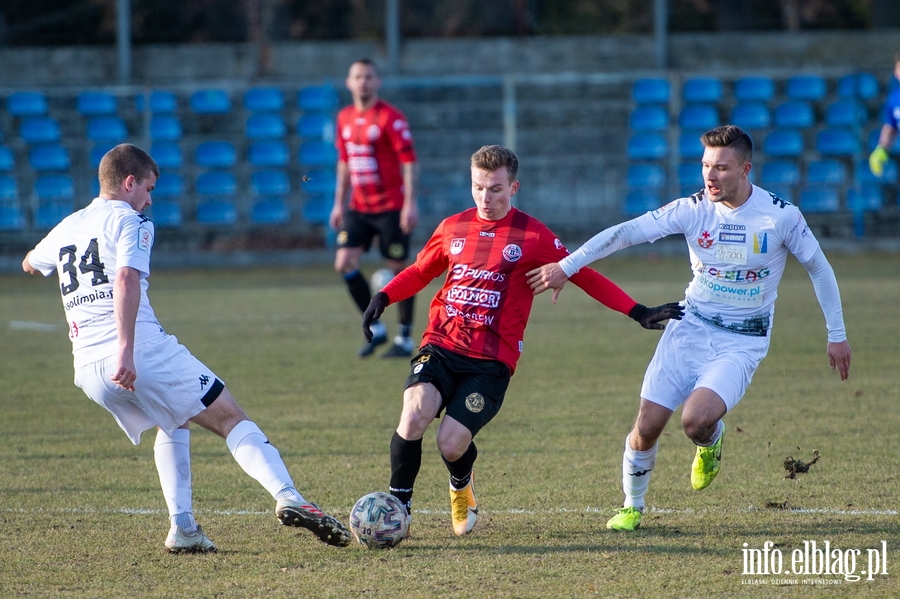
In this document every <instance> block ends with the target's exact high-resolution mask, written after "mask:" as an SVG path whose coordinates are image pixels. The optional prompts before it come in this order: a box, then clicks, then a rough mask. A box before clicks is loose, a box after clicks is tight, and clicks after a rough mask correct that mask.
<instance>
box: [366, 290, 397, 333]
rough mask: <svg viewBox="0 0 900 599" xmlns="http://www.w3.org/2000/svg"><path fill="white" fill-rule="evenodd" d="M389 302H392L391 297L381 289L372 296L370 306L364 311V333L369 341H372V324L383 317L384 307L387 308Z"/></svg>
mask: <svg viewBox="0 0 900 599" xmlns="http://www.w3.org/2000/svg"><path fill="white" fill-rule="evenodd" d="M389 303H391V298H389V297H388V294H387V293H385V292H384V291H379V292H378V293H376V294H375V295H373V296H372V301H370V302H369V307H368V308H366V311H365V312H364V313H363V335H365V337H366V342H367V343H369V342H371V341H372V329H371V328H369V327H371V326H372V323H373V322H375V321H376V320H378V319H379V318H381V315H382V314H384V309H385V308H387V306H388V304H389Z"/></svg>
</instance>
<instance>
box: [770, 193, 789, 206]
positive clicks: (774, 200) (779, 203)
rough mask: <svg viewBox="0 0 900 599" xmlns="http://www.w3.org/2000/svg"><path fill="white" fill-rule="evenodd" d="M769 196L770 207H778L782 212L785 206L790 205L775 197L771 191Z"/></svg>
mask: <svg viewBox="0 0 900 599" xmlns="http://www.w3.org/2000/svg"><path fill="white" fill-rule="evenodd" d="M769 195H770V196H772V205H773V206H778V207H779V208H781V209H782V210H783V209H784V207H785V206H790V205H791V203H790V202H788V201H787V200H782V199H781V198H779V197H778V196H777V195H775V194H774V193H772V192H771V191H770V192H769Z"/></svg>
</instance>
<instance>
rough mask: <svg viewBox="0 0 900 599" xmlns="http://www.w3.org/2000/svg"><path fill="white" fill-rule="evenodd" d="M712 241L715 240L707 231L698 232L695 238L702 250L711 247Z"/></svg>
mask: <svg viewBox="0 0 900 599" xmlns="http://www.w3.org/2000/svg"><path fill="white" fill-rule="evenodd" d="M713 241H715V240H714V239H713V236H712V235H710V234H709V231H704V232H703V233H701V234H700V237H698V238H697V245H699V246H700V247H702V248H703V249H704V250H708V249H709V248H711V247H712V244H713Z"/></svg>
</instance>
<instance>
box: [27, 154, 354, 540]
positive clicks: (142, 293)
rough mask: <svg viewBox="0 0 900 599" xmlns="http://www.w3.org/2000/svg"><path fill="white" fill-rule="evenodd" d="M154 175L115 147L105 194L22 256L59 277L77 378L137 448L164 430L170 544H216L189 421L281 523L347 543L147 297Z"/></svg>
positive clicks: (104, 167)
mask: <svg viewBox="0 0 900 599" xmlns="http://www.w3.org/2000/svg"><path fill="white" fill-rule="evenodd" d="M158 176H159V167H158V166H157V165H156V162H154V160H153V159H152V158H151V157H150V156H149V155H148V154H147V153H146V152H145V151H143V150H141V149H140V148H138V147H136V146H133V145H131V144H121V145H118V146H116V147H115V148H113V149H112V150H110V151H109V152H107V154H106V155H105V156H104V157H103V159H102V160H101V161H100V170H99V177H100V197H98V198H96V199H94V201H93V202H91V204H90V205H88V206H87V207H86V208H84V209H82V210H79V211H77V212H75V213H74V214H72V215H70V216H68V217H66V218H65V219H64V220H63V221H62V222H61V223H59V224H58V225H57V226H56V227H54V228H53V230H51V231H50V232H49V233H48V234H47V236H46V237H45V238H44V239H43V240H41V241H40V243H38V244H37V246H35V248H34V249H33V250H31V251H30V252H28V254H27V255H26V256H25V259H24V260H23V261H22V269H23V270H24V271H25V272H27V273H30V274H35V275H37V274H42V275H44V276H50V275H51V274H52V273H57V274H58V276H59V282H60V291H61V293H62V302H63V308H64V309H65V313H66V320H67V321H68V325H69V337H70V338H71V340H72V354H73V355H74V361H75V384H76V385H77V386H78V387H80V388H81V389H82V390H83V391H84V392H85V394H86V395H87V396H88V397H89V398H91V399H92V400H93V401H95V402H96V403H98V404H99V405H101V406H103V407H104V408H106V409H107V410H108V411H109V412H110V413H111V414H112V416H113V418H115V419H116V422H117V423H118V424H119V426H120V427H121V428H122V430H124V431H125V434H126V435H128V438H129V439H131V442H132V443H134V444H135V445H137V444H138V443H139V442H140V440H141V433H142V432H143V431H145V430H148V429H151V428H153V427H154V426H156V427H158V431H157V433H156V443H155V446H154V457H155V461H156V468H157V471H158V473H159V481H160V484H161V486H162V490H163V495H164V496H165V501H166V504H167V506H168V508H169V516H170V521H171V527H170V530H169V534H168V537H167V538H166V542H165V546H166V548H167V549H168V550H169V551H170V552H172V553H193V552H211V551H215V550H216V546H215V545H214V544H213V542H212V541H210V540H209V538H208V537H207V536H206V535H205V534H204V532H203V531H202V530H201V529H200V526H199V525H198V524H197V522H196V521H195V520H194V515H193V507H192V489H191V470H190V461H191V456H190V430H189V428H188V427H189V421H193V422H195V423H197V424H198V425H200V426H202V427H203V428H206V429H209V430H210V431H212V432H213V433H215V434H217V435H219V436H220V437H222V438H224V439H225V443H226V444H227V446H228V449H229V450H230V451H231V454H232V455H233V456H234V459H235V460H236V461H237V463H238V464H239V465H240V466H241V468H243V469H244V471H245V472H246V473H247V474H249V475H250V476H251V477H253V478H254V479H256V480H257V481H258V482H259V483H260V484H261V485H262V486H263V487H264V488H265V489H266V491H268V492H269V493H270V494H271V495H272V497H273V498H274V499H275V500H276V507H275V513H276V515H277V517H278V519H279V520H280V521H281V523H282V524H285V525H288V526H302V527H304V528H307V529H309V530H310V531H312V532H313V533H314V534H315V535H316V536H317V537H318V538H319V539H320V540H321V541H323V542H325V543H328V544H329V545H337V546H345V545H347V544H349V542H350V534H349V532H348V531H347V529H346V528H345V527H344V526H343V525H342V524H341V523H340V522H338V521H337V520H336V519H335V518H333V517H331V516H329V515H327V514H325V513H323V512H322V510H321V509H319V507H318V506H316V505H315V504H313V503H310V502H308V501H306V500H305V499H304V498H303V496H302V495H301V494H300V493H299V492H298V491H297V489H296V487H295V486H294V483H293V481H292V480H291V477H290V475H289V474H288V471H287V468H286V467H285V465H284V462H283V461H282V459H281V455H280V454H279V452H278V450H277V449H275V447H273V446H272V445H271V444H270V443H269V441H268V439H266V436H265V435H264V434H263V432H262V431H261V430H260V428H259V427H258V426H257V425H256V424H255V423H254V422H253V421H251V420H250V419H249V418H248V417H247V414H245V413H244V411H243V410H242V409H241V407H240V406H239V405H238V403H237V401H235V399H234V397H233V396H232V395H231V393H230V392H229V391H228V389H227V388H226V387H225V384H224V383H223V382H222V381H221V380H220V379H219V378H218V377H217V376H216V375H215V374H214V373H213V372H212V371H211V370H209V368H207V367H206V366H205V365H203V364H202V363H201V362H200V361H199V360H197V359H196V358H195V357H194V356H193V355H191V353H190V352H189V351H188V350H187V349H186V348H185V347H184V346H182V345H180V344H179V343H178V340H177V339H176V338H175V337H173V336H171V335H167V334H166V332H165V330H163V328H162V326H161V325H160V324H159V322H158V321H157V320H156V316H155V315H154V313H153V309H152V308H151V307H150V303H149V301H148V299H147V287H148V283H147V277H148V276H149V275H150V250H151V248H152V246H153V233H154V229H153V223H152V222H151V221H150V220H149V219H148V218H147V217H146V216H144V215H142V214H141V212H142V211H143V210H144V209H145V208H147V207H148V206H150V204H151V199H150V192H151V191H153V188H154V186H155V185H156V179H157V177H158Z"/></svg>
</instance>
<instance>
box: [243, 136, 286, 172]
mask: <svg viewBox="0 0 900 599" xmlns="http://www.w3.org/2000/svg"><path fill="white" fill-rule="evenodd" d="M247 159H248V160H249V161H250V164H252V165H254V166H287V165H288V162H290V154H289V153H288V147H287V144H285V143H284V142H281V141H256V142H253V143H252V144H250V148H249V149H248V150H247Z"/></svg>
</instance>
